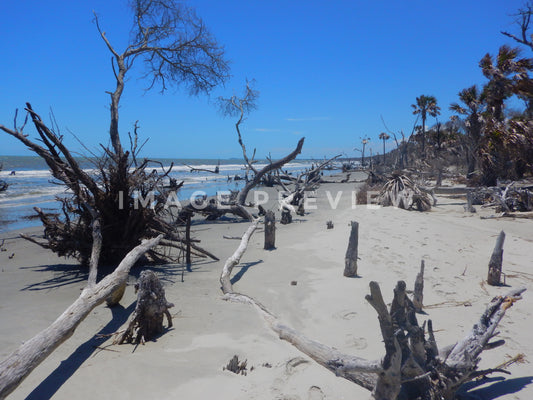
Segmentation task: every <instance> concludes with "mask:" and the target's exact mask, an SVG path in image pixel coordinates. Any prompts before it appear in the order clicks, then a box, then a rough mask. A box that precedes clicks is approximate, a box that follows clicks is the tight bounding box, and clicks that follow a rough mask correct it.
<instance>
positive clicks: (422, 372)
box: [221, 225, 525, 400]
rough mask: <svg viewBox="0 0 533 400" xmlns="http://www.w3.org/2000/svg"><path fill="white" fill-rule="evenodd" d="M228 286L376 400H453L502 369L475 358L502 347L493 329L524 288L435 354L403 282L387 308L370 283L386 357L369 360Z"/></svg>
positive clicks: (236, 298) (229, 296) (228, 292)
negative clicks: (486, 366)
mask: <svg viewBox="0 0 533 400" xmlns="http://www.w3.org/2000/svg"><path fill="white" fill-rule="evenodd" d="M254 230H255V227H254V226H253V225H251V226H250V228H248V231H247V233H250V234H249V235H246V234H245V235H244V236H243V240H242V241H241V243H240V245H239V247H238V249H237V250H236V251H235V253H234V254H233V255H232V256H231V257H230V258H229V259H228V261H227V262H226V265H231V267H233V266H234V265H236V262H238V260H239V259H240V257H241V256H242V254H243V253H244V251H245V250H246V247H247V244H248V240H249V238H250V236H251V234H252V233H253V231H254ZM226 265H225V266H224V269H223V272H222V276H221V282H229V281H230V275H231V268H227V267H226ZM232 289H233V288H232V286H231V284H226V285H225V284H224V283H223V285H222V290H223V292H224V300H227V301H233V302H239V303H245V304H250V305H252V306H253V307H254V308H255V309H256V310H257V311H258V312H259V314H260V315H261V316H262V317H263V318H264V320H265V321H266V322H267V324H268V325H269V327H270V328H271V329H272V330H273V331H274V332H275V333H276V334H277V335H278V336H279V338H280V339H282V340H285V341H287V342H289V343H291V344H292V345H293V346H295V347H296V348H297V349H299V350H300V351H302V352H303V353H304V354H306V355H308V356H309V357H311V358H312V359H313V360H315V361H316V362H317V363H319V364H320V365H322V366H324V367H325V368H327V369H329V370H330V371H332V372H334V373H335V374H336V375H337V376H340V377H343V378H345V379H348V380H350V381H352V382H354V383H356V384H358V385H360V386H362V387H365V388H367V389H369V390H371V391H372V395H371V398H372V399H375V400H400V399H401V400H404V399H428V400H452V399H454V398H455V393H456V391H457V390H458V389H459V387H460V386H461V385H463V384H464V383H466V382H468V381H471V380H473V379H475V378H476V377H478V376H484V375H487V374H490V373H494V372H502V370H501V369H497V368H495V369H490V370H484V371H478V370H477V366H478V363H479V361H480V358H479V355H480V354H481V352H482V351H483V350H487V349H490V348H494V347H496V346H499V345H502V344H503V343H504V341H503V340H500V341H496V342H491V341H490V340H491V339H492V338H493V337H494V336H495V335H497V332H496V327H497V325H498V324H499V322H500V321H501V319H502V318H503V316H504V314H505V312H506V310H507V309H509V307H511V306H512V304H513V303H514V302H515V301H517V300H519V299H520V298H521V297H520V295H521V293H523V292H524V291H525V288H518V289H513V290H511V291H510V292H509V293H508V294H507V295H504V296H498V297H496V298H494V299H493V300H492V301H491V302H490V304H489V305H488V307H487V309H486V310H485V312H484V313H483V314H482V316H481V318H480V320H479V322H478V323H477V324H475V325H474V327H473V328H472V331H471V332H470V333H468V334H467V335H466V336H465V338H464V339H463V340H461V341H459V342H458V343H456V344H455V345H452V346H448V347H446V348H444V349H443V350H442V351H441V352H440V353H439V349H438V346H437V343H436V340H435V336H434V333H433V324H432V322H431V320H428V322H427V338H425V334H424V326H422V327H420V326H419V325H418V322H417V320H416V314H415V310H414V306H413V303H412V302H411V301H410V300H409V298H408V297H407V294H406V285H405V282H403V281H399V282H398V284H397V285H396V288H395V289H394V299H393V301H392V304H391V307H390V310H389V309H388V308H387V306H386V304H385V301H384V300H383V297H382V295H381V290H380V288H379V285H378V283H377V282H370V295H367V296H366V300H367V301H368V302H369V303H370V304H371V305H372V306H373V307H374V309H375V310H376V312H377V314H378V320H379V323H380V327H381V333H382V337H383V341H384V344H385V357H384V359H383V360H381V361H369V360H365V359H363V358H359V357H356V356H352V355H348V354H343V353H341V352H339V351H338V350H336V349H334V348H332V347H329V346H326V345H324V344H322V343H319V342H316V341H314V340H311V339H309V338H307V337H305V336H304V335H302V334H301V333H299V332H297V331H295V330H294V329H292V328H290V327H288V326H286V325H284V324H283V323H281V322H280V321H279V320H278V318H277V317H276V316H275V315H274V314H272V313H271V312H270V311H269V310H268V309H266V307H265V306H263V305H262V304H261V303H259V302H258V301H257V300H255V299H254V298H252V297H249V296H246V295H244V294H240V293H235V292H233V290H232Z"/></svg>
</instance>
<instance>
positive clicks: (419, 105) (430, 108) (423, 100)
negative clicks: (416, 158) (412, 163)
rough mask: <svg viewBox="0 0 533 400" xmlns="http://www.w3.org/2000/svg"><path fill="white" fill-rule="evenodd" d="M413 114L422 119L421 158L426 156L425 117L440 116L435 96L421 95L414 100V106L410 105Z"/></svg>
mask: <svg viewBox="0 0 533 400" xmlns="http://www.w3.org/2000/svg"><path fill="white" fill-rule="evenodd" d="M411 107H413V114H415V115H416V114H420V117H421V119H422V156H423V157H425V154H426V119H427V116H428V115H429V116H431V117H436V116H437V115H440V107H439V106H438V105H437V99H436V98H435V96H426V95H421V96H420V97H417V98H416V104H411Z"/></svg>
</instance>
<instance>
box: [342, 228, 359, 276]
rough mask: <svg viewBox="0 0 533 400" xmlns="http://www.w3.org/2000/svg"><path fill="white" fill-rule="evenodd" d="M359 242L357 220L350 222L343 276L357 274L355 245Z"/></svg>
mask: <svg viewBox="0 0 533 400" xmlns="http://www.w3.org/2000/svg"><path fill="white" fill-rule="evenodd" d="M358 244H359V222H357V221H352V222H351V230H350V239H349V240H348V248H347V249H346V255H345V256H344V276H347V277H352V276H357V251H358V249H357V247H358Z"/></svg>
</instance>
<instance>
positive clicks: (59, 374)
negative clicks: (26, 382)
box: [26, 301, 137, 400]
mask: <svg viewBox="0 0 533 400" xmlns="http://www.w3.org/2000/svg"><path fill="white" fill-rule="evenodd" d="M136 303H137V302H135V301H134V302H133V303H132V304H130V305H129V306H128V308H124V307H123V306H121V305H118V306H115V307H113V308H111V309H110V310H111V313H112V318H111V321H109V322H108V323H107V325H106V326H104V327H103V328H102V329H101V330H100V331H99V332H98V333H97V334H96V335H95V336H93V337H92V338H91V339H89V340H88V341H86V342H85V343H83V344H81V345H80V346H79V347H78V348H77V349H76V350H74V352H73V353H72V354H71V355H70V356H69V357H68V358H67V359H65V360H63V361H61V364H59V366H58V367H57V368H56V369H55V370H54V371H53V372H52V373H51V374H50V375H48V376H47V377H46V378H45V379H44V380H43V381H42V382H41V383H40V384H39V386H37V387H36V388H35V389H33V391H32V392H31V393H30V394H29V395H28V397H26V400H42V399H49V398H51V397H52V396H53V395H54V394H55V393H56V392H57V391H58V390H59V389H60V388H61V386H63V384H64V383H65V382H66V381H68V380H69V379H70V377H71V376H72V375H74V373H75V372H76V371H77V370H78V369H79V368H80V367H81V366H82V364H83V363H84V362H85V361H87V360H88V359H89V358H90V357H91V356H92V355H93V353H94V352H95V351H96V350H98V349H99V346H100V345H101V344H102V343H103V342H105V341H106V340H107V338H98V335H109V334H112V333H114V332H116V331H118V330H119V329H120V327H121V326H122V325H123V324H125V323H126V321H127V320H128V317H129V316H130V314H131V313H132V312H133V310H134V309H135V305H136Z"/></svg>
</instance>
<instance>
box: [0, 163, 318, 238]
mask: <svg viewBox="0 0 533 400" xmlns="http://www.w3.org/2000/svg"><path fill="white" fill-rule="evenodd" d="M154 160H155V161H157V162H159V163H161V164H162V165H163V166H164V167H165V169H167V168H168V167H169V166H170V165H171V163H172V162H173V163H174V167H173V169H172V172H171V173H170V174H169V176H170V177H172V178H175V179H176V180H177V181H178V182H181V181H184V185H183V187H182V188H181V189H180V190H179V192H178V194H177V195H178V199H179V201H180V202H187V201H188V200H189V198H190V197H191V196H192V195H193V194H194V193H195V192H197V191H201V192H204V193H205V194H207V195H208V196H214V195H216V193H217V192H219V191H227V190H239V189H240V188H241V187H242V185H243V184H244V182H243V181H234V180H233V179H231V181H230V180H229V179H228V177H231V178H233V177H235V175H238V176H241V177H243V176H244V167H243V163H242V161H240V160H239V159H229V160H212V159H161V158H159V159H154ZM79 163H80V166H81V167H82V168H83V169H84V170H85V171H87V172H88V173H94V171H95V169H94V165H93V163H92V162H91V160H87V159H80V160H79ZM0 164H2V165H3V170H2V171H0V179H1V180H4V181H6V182H7V183H8V185H9V187H8V189H7V190H6V191H4V192H0V232H2V233H3V232H8V231H12V230H15V229H21V228H26V227H30V226H39V225H40V220H39V219H36V218H35V214H36V213H35V211H34V209H33V208H34V207H39V208H41V209H43V210H44V211H52V212H53V211H56V210H59V208H60V203H59V202H58V201H57V200H56V197H57V196H65V195H68V193H67V192H66V190H65V187H64V185H62V184H61V183H60V182H58V181H57V180H55V179H54V178H53V177H52V175H51V174H50V171H49V169H48V167H47V165H46V163H45V162H44V160H42V159H41V158H40V157H34V156H0ZM161 164H158V163H154V164H150V166H151V167H153V169H157V170H161ZM187 165H190V166H192V167H195V168H201V169H208V170H211V171H212V170H214V169H215V167H216V166H217V165H219V173H218V174H213V173H210V172H205V171H198V172H190V168H189V167H188V166H187ZM310 166H311V162H308V161H294V162H292V163H289V164H287V165H285V166H284V168H283V169H284V170H287V172H288V173H293V174H297V173H298V172H299V171H302V170H304V169H306V168H309V167H310ZM258 167H261V165H260V164H259V165H258Z"/></svg>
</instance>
